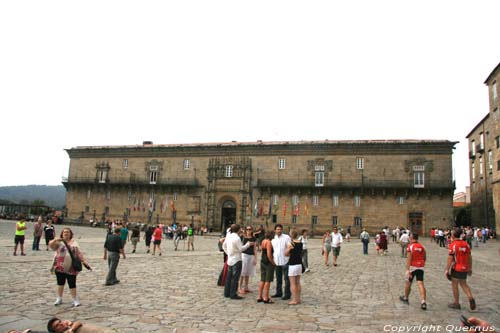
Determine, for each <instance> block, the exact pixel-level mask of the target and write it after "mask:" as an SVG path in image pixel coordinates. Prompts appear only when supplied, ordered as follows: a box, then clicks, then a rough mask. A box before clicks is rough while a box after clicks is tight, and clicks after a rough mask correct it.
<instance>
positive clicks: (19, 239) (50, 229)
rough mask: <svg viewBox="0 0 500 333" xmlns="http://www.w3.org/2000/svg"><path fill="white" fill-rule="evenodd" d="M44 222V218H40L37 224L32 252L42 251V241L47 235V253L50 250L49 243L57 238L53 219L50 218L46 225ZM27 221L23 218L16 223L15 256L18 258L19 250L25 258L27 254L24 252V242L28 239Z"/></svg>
mask: <svg viewBox="0 0 500 333" xmlns="http://www.w3.org/2000/svg"><path fill="white" fill-rule="evenodd" d="M43 223H44V221H43V218H42V216H39V217H38V220H37V221H36V223H35V226H34V228H33V229H34V231H33V245H32V247H31V250H32V251H40V240H41V238H42V236H44V235H45V244H46V245H47V249H46V250H47V251H48V250H49V242H50V241H51V240H53V239H54V238H55V235H56V229H55V227H54V225H53V222H52V219H50V218H48V219H47V220H46V224H45V225H43ZM26 229H28V227H27V226H26V221H25V220H24V219H23V218H21V219H20V220H19V221H18V222H17V223H16V234H15V237H14V244H15V245H14V255H15V256H17V249H18V248H19V249H20V250H21V255H22V256H25V255H26V252H25V251H24V240H25V237H26Z"/></svg>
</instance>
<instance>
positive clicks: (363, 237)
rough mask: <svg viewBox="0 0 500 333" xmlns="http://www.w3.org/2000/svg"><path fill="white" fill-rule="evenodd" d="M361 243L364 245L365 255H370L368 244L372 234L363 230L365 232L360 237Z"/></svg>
mask: <svg viewBox="0 0 500 333" xmlns="http://www.w3.org/2000/svg"><path fill="white" fill-rule="evenodd" d="M359 238H360V239H361V243H363V254H368V244H369V243H370V234H369V233H368V232H367V231H366V229H365V228H363V232H361V234H360V235H359Z"/></svg>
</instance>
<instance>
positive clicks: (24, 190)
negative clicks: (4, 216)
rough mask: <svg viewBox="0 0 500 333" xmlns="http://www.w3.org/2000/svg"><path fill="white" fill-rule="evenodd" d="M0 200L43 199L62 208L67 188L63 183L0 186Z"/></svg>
mask: <svg viewBox="0 0 500 333" xmlns="http://www.w3.org/2000/svg"><path fill="white" fill-rule="evenodd" d="M0 200H3V201H9V202H12V203H32V202H33V201H34V200H43V201H44V202H45V205H47V206H50V207H53V208H59V209H60V208H62V207H63V206H64V204H65V201H66V189H65V188H64V186H62V185H57V186H49V185H26V186H0Z"/></svg>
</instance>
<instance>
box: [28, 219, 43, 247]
mask: <svg viewBox="0 0 500 333" xmlns="http://www.w3.org/2000/svg"><path fill="white" fill-rule="evenodd" d="M42 235H43V225H42V217H41V216H39V217H38V220H37V221H36V223H35V230H34V231H33V246H32V247H31V250H32V251H40V238H42Z"/></svg>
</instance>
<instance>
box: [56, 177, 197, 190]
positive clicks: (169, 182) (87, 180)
mask: <svg viewBox="0 0 500 333" xmlns="http://www.w3.org/2000/svg"><path fill="white" fill-rule="evenodd" d="M62 183H63V185H64V186H65V187H67V186H68V185H95V186H150V187H158V188H163V187H198V186H199V182H198V179H196V178H167V179H157V180H156V181H155V182H151V181H150V180H149V178H137V177H125V178H115V177H110V178H108V179H106V180H104V181H103V180H100V179H98V178H96V177H63V179H62Z"/></svg>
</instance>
